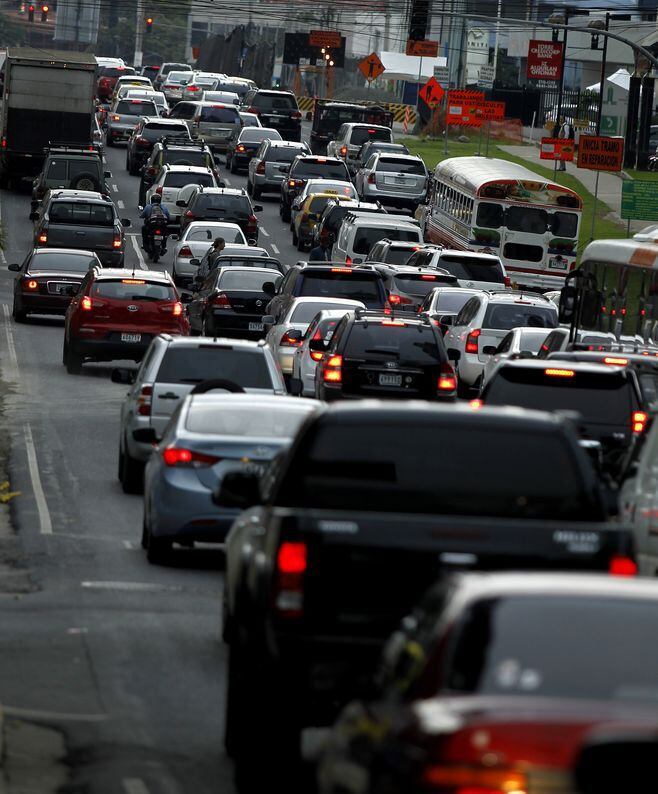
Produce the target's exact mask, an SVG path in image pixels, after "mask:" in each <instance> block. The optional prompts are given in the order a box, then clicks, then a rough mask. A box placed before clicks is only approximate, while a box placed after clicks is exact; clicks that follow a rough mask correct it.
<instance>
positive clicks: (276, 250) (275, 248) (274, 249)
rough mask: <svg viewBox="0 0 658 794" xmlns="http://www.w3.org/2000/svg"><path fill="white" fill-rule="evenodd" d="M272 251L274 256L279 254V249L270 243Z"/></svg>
mask: <svg viewBox="0 0 658 794" xmlns="http://www.w3.org/2000/svg"><path fill="white" fill-rule="evenodd" d="M272 250H273V251H274V253H275V254H278V253H279V249H278V248H277V247H276V245H274V243H272Z"/></svg>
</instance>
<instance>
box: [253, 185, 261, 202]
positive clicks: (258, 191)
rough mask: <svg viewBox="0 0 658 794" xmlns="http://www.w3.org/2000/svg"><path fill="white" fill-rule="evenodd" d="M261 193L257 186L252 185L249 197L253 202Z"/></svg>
mask: <svg viewBox="0 0 658 794" xmlns="http://www.w3.org/2000/svg"><path fill="white" fill-rule="evenodd" d="M262 192H263V191H262V190H261V189H260V188H259V187H258V185H254V186H253V188H252V189H251V196H252V198H253V199H254V200H256V199H259V198H260V197H261V193H262Z"/></svg>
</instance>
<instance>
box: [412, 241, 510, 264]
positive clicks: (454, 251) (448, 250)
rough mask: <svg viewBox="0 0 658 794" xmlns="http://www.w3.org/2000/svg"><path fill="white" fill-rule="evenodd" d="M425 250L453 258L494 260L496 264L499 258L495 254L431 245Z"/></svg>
mask: <svg viewBox="0 0 658 794" xmlns="http://www.w3.org/2000/svg"><path fill="white" fill-rule="evenodd" d="M426 248H427V249H428V250H430V251H431V250H432V249H433V250H434V252H435V253H437V254H454V255H455V256H464V257H468V258H469V259H495V260H496V262H500V257H499V256H498V255H497V254H485V253H483V252H481V251H462V250H461V249H460V248H441V247H440V246H436V247H434V246H433V245H432V244H431V243H430V244H428V245H427V246H426Z"/></svg>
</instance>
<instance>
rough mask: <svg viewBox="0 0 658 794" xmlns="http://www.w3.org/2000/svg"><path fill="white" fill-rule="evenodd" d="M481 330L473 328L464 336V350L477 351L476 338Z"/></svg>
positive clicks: (468, 351)
mask: <svg viewBox="0 0 658 794" xmlns="http://www.w3.org/2000/svg"><path fill="white" fill-rule="evenodd" d="M481 333H482V331H481V330H480V329H479V328H474V329H473V330H472V331H471V333H470V334H469V335H468V336H467V337H466V352H467V353H477V352H478V339H479V337H480V334H481Z"/></svg>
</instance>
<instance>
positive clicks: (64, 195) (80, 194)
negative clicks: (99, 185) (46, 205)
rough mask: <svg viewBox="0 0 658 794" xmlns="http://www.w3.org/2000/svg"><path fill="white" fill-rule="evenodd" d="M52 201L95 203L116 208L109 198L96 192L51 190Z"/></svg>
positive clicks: (64, 189) (66, 189) (63, 189)
mask: <svg viewBox="0 0 658 794" xmlns="http://www.w3.org/2000/svg"><path fill="white" fill-rule="evenodd" d="M50 197H51V198H52V199H66V200H67V201H86V202H89V201H94V202H97V203H98V204H107V205H108V206H114V205H113V204H112V201H111V200H110V198H109V197H106V196H103V194H102V193H98V192H97V191H95V190H70V189H68V188H51V190H50Z"/></svg>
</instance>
